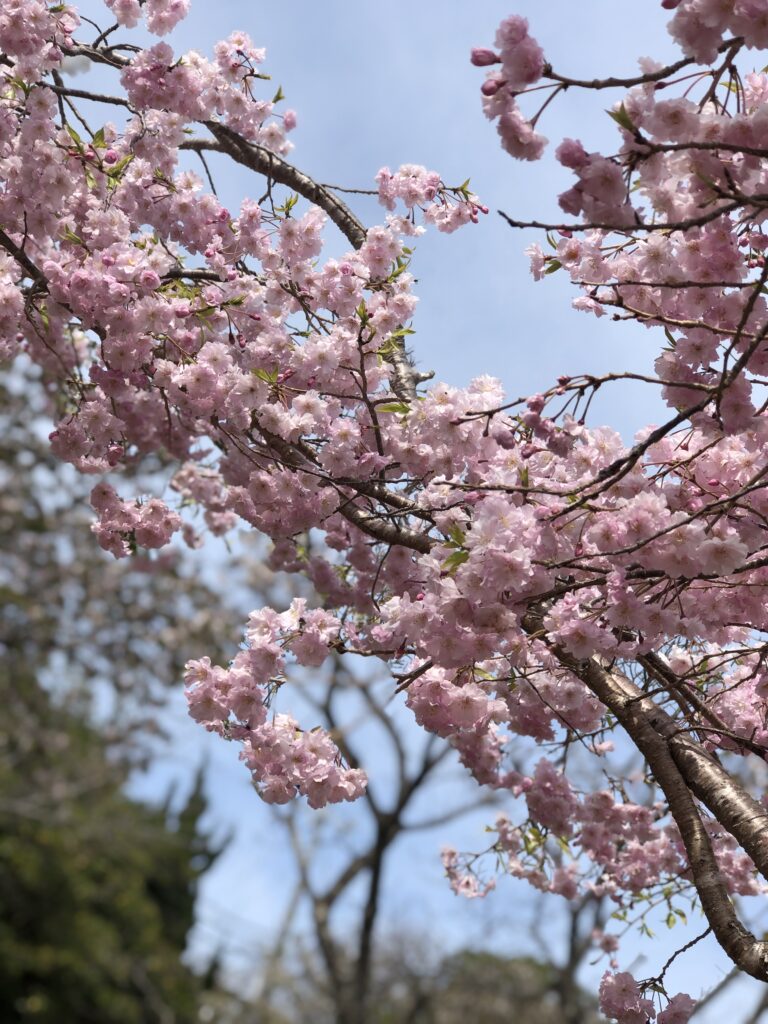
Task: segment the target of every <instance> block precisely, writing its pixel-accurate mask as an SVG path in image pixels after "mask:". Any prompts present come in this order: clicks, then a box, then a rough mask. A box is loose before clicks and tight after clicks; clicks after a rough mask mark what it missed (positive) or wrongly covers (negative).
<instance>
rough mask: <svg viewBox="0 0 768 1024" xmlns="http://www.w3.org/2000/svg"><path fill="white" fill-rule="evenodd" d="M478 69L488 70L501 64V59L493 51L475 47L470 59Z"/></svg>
mask: <svg viewBox="0 0 768 1024" xmlns="http://www.w3.org/2000/svg"><path fill="white" fill-rule="evenodd" d="M469 59H470V60H471V61H472V63H473V64H474V65H475V67H476V68H487V67H489V66H490V65H491V64H500V63H501V57H499V55H498V54H497V53H494V51H493V50H488V49H484V48H482V47H475V49H473V50H472V53H471V55H470V58H469Z"/></svg>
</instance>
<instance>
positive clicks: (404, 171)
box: [376, 164, 488, 234]
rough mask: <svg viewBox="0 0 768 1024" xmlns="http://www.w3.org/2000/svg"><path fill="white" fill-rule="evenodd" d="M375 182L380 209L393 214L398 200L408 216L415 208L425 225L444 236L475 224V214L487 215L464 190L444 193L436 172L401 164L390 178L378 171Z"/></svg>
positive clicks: (386, 169)
mask: <svg viewBox="0 0 768 1024" xmlns="http://www.w3.org/2000/svg"><path fill="white" fill-rule="evenodd" d="M376 181H377V182H378V185H379V202H380V203H381V204H382V206H385V207H386V208H387V209H388V210H394V209H395V206H396V201H397V200H398V199H399V200H400V201H401V202H402V203H403V204H404V205H405V206H406V207H407V208H408V209H409V210H410V211H411V212H413V210H414V208H419V209H420V210H421V211H422V214H423V216H424V220H425V222H426V223H427V224H434V225H435V227H436V228H437V229H438V231H443V232H445V233H446V234H449V233H450V232H452V231H455V230H456V229H457V228H460V227H461V226H462V225H463V224H468V223H470V222H471V223H473V224H477V222H478V214H479V213H488V207H487V206H483V204H482V203H481V202H480V200H479V199H478V197H477V196H476V195H475V194H474V192H470V191H469V190H468V189H467V188H466V186H462V187H461V188H457V189H447V188H446V187H445V184H444V182H443V180H442V178H441V177H440V175H439V174H438V173H437V171H428V170H427V169H426V167H421V166H420V165H419V164H403V166H402V167H400V168H399V169H398V170H397V171H395V173H394V174H393V173H392V171H390V169H389V168H388V167H382V168H381V170H380V171H379V173H378V174H377V175H376Z"/></svg>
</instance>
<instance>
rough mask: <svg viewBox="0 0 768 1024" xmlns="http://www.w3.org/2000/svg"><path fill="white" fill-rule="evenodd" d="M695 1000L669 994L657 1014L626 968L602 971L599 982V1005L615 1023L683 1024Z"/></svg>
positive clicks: (685, 1023)
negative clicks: (616, 972)
mask: <svg viewBox="0 0 768 1024" xmlns="http://www.w3.org/2000/svg"><path fill="white" fill-rule="evenodd" d="M695 1008H696V1003H695V1001H694V1000H693V999H691V997H690V996H687V995H684V994H683V993H680V994H679V995H676V996H673V997H672V998H671V999H670V1000H669V1002H668V1004H667V1006H666V1007H665V1008H664V1009H663V1010H661V1012H660V1013H659V1014H658V1015H657V1013H656V1008H655V1007H654V1005H653V1002H652V1001H651V1000H650V999H646V998H645V997H643V995H642V994H641V991H640V987H639V986H638V984H637V982H636V981H635V979H634V978H633V977H632V975H631V974H628V973H627V972H626V971H625V972H622V973H620V974H606V975H605V976H604V977H603V980H602V982H601V983H600V1009H601V1010H602V1011H603V1013H604V1014H605V1015H606V1016H607V1017H609V1018H610V1019H611V1020H615V1021H618V1024H648V1021H649V1020H655V1021H656V1024H687V1022H688V1020H689V1019H690V1017H691V1014H692V1013H693V1011H694V1009H695Z"/></svg>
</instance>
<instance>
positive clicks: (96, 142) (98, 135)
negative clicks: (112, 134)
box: [91, 128, 107, 149]
mask: <svg viewBox="0 0 768 1024" xmlns="http://www.w3.org/2000/svg"><path fill="white" fill-rule="evenodd" d="M91 145H92V146H93V148H94V149H106V146H107V143H106V141H105V139H104V129H103V128H99V130H98V131H97V132H95V133H94V136H93V138H92V139H91Z"/></svg>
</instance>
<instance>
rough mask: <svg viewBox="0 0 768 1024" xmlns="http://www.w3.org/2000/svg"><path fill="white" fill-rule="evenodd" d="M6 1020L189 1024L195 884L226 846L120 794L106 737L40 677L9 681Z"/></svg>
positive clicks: (1, 921) (1, 909)
mask: <svg viewBox="0 0 768 1024" xmlns="http://www.w3.org/2000/svg"><path fill="white" fill-rule="evenodd" d="M0 694H1V695H2V702H3V708H4V725H3V729H2V737H1V738H0V744H1V746H0V1020H2V1021H8V1022H9V1024H10V1022H12V1021H35V1022H40V1024H62V1022H64V1021H67V1022H69V1021H72V1022H78V1024H79V1022H82V1024H89V1022H93V1024H186V1022H187V1021H189V1022H191V1021H194V1020H196V1019H197V1005H198V996H199V992H200V988H201V984H200V981H199V979H198V978H197V977H196V976H195V974H194V973H193V972H192V971H191V970H190V969H189V968H188V967H186V966H184V965H183V963H182V961H181V956H182V953H183V951H184V947H185V944H186V936H187V932H188V930H189V928H190V926H191V924H192V920H193V913H194V903H195V896H196V891H197V882H198V879H199V877H200V875H201V874H202V873H203V872H204V871H205V870H206V868H207V867H208V866H209V865H210V864H211V862H212V861H213V859H214V857H215V856H216V853H217V850H216V849H214V848H213V846H212V844H211V842H210V841H209V840H208V839H207V838H206V837H205V836H204V835H203V834H202V832H201V831H200V823H199V821H200V816H201V814H202V812H203V811H204V808H205V803H204V800H203V797H202V788H201V787H202V778H201V777H198V779H197V784H196V786H195V788H194V789H193V791H192V793H191V795H190V797H189V799H188V800H187V802H186V804H185V806H183V807H182V808H181V810H180V811H176V812H175V813H174V812H173V811H172V810H171V809H170V808H169V807H168V806H164V807H160V808H150V807H147V806H145V805H143V804H141V803H138V802H135V801H133V800H130V799H128V798H127V797H126V796H125V794H124V791H123V787H124V783H125V771H126V769H125V767H124V766H123V765H121V764H120V763H119V762H116V761H114V760H110V757H109V751H108V749H107V746H106V744H105V742H104V740H103V739H102V737H101V736H100V735H99V733H98V732H97V731H96V730H95V729H94V728H93V727H92V726H91V725H89V724H88V723H87V722H86V721H84V720H83V718H82V716H81V715H80V714H73V713H72V712H71V711H69V710H67V709H66V708H65V707H62V706H61V705H60V704H58V703H57V702H54V701H53V700H52V698H51V697H50V695H49V694H48V693H47V692H46V691H45V690H44V689H43V688H42V687H41V686H40V685H39V684H38V683H37V682H36V680H35V679H34V678H33V676H31V675H30V674H26V675H25V674H21V675H16V676H15V677H14V678H13V679H11V678H10V677H9V676H8V675H7V674H6V673H5V672H3V673H2V675H0Z"/></svg>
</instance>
